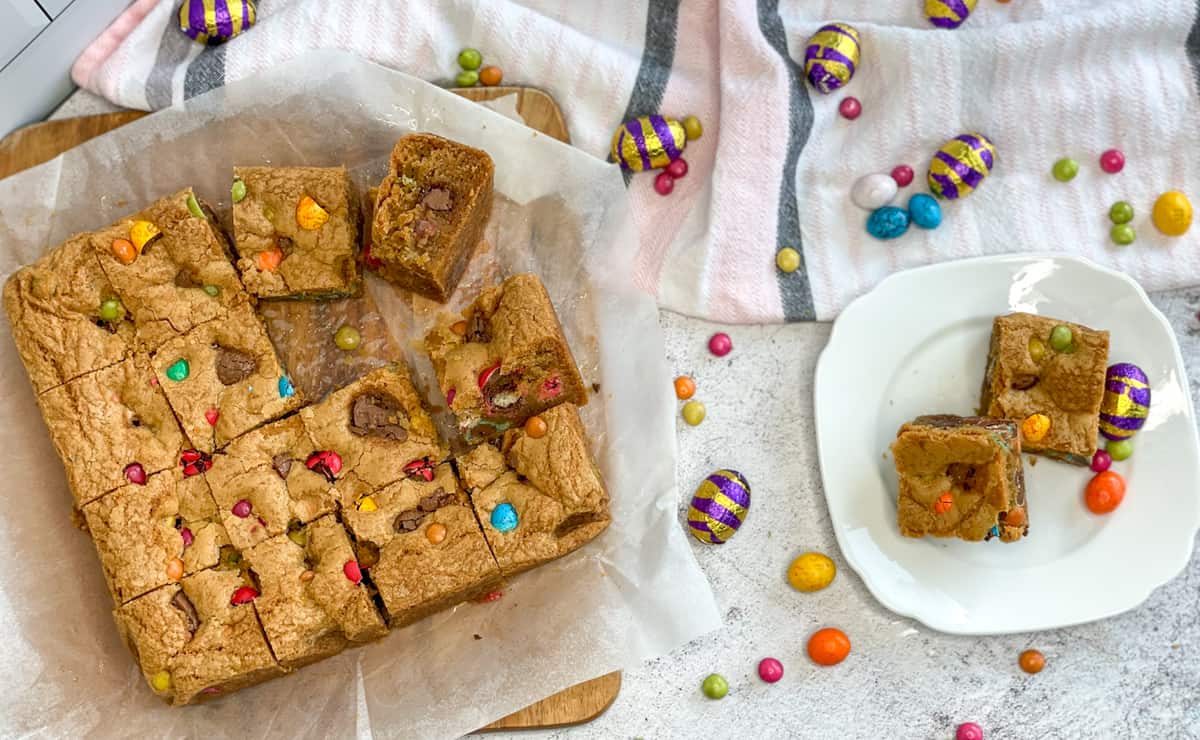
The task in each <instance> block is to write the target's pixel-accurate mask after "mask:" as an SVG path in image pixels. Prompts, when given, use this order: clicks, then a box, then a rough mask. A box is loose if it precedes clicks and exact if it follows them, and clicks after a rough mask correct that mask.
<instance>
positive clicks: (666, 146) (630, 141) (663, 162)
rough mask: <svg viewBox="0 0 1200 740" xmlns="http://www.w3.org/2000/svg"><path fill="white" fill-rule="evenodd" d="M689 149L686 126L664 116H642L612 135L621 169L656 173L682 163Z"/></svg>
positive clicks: (616, 158)
mask: <svg viewBox="0 0 1200 740" xmlns="http://www.w3.org/2000/svg"><path fill="white" fill-rule="evenodd" d="M685 147H687V134H686V133H685V131H684V128H683V124H682V123H680V122H679V121H676V120H675V119H674V118H666V117H664V116H642V117H640V118H634V119H633V120H631V121H626V122H625V123H622V124H621V127H620V128H619V129H617V132H616V133H615V134H613V140H612V156H613V160H614V161H616V162H617V163H618V164H620V165H621V167H622V168H624V169H627V170H633V171H634V172H641V171H643V170H655V169H658V168H659V167H666V166H667V165H669V164H671V162H674V161H675V160H676V159H679V155H681V154H683V150H684V148H685Z"/></svg>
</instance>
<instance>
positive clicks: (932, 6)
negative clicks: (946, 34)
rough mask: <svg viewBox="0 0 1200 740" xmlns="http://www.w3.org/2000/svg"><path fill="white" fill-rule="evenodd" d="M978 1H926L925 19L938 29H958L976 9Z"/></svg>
mask: <svg viewBox="0 0 1200 740" xmlns="http://www.w3.org/2000/svg"><path fill="white" fill-rule="evenodd" d="M975 3H976V0H925V17H926V18H928V19H929V22H930V23H932V24H933V25H935V26H937V27H938V28H958V27H959V26H961V25H962V24H963V21H965V20H966V19H967V16H969V15H971V11H972V10H974V9H975Z"/></svg>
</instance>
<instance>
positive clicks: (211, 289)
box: [204, 285, 221, 298]
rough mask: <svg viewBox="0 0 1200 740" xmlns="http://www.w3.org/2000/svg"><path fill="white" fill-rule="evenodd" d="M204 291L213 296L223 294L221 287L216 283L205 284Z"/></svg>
mask: <svg viewBox="0 0 1200 740" xmlns="http://www.w3.org/2000/svg"><path fill="white" fill-rule="evenodd" d="M204 292H205V293H208V294H209V295H210V296H212V297H213V298H216V297H217V296H218V295H220V294H221V289H220V288H218V287H217V286H215V285H205V286H204Z"/></svg>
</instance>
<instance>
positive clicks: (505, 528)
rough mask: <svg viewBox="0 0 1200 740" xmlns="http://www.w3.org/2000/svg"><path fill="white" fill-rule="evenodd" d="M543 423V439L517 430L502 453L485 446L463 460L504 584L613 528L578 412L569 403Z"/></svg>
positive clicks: (605, 494) (508, 437)
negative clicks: (609, 525)
mask: <svg viewBox="0 0 1200 740" xmlns="http://www.w3.org/2000/svg"><path fill="white" fill-rule="evenodd" d="M539 416H540V417H541V419H542V420H543V421H545V423H546V432H545V434H544V435H542V436H541V437H537V438H535V437H531V436H529V434H528V433H527V432H526V431H525V430H524V429H515V430H512V431H510V432H508V433H507V434H506V435H505V437H504V440H503V443H502V446H501V448H499V449H498V448H496V447H495V446H493V445H491V444H485V445H480V446H479V447H476V448H475V449H474V450H472V451H471V452H470V453H468V454H467V455H465V456H463V457H460V458H459V460H458V465H459V470H460V471H461V473H462V477H463V482H464V483H465V484H466V485H467V486H468V487H469V490H470V493H471V502H472V504H473V505H474V507H475V513H476V514H477V515H478V517H479V521H480V523H481V524H482V525H483V533H484V535H485V536H486V537H487V541H488V544H489V545H491V548H492V552H493V553H494V554H495V556H496V561H497V562H498V563H499V564H500V570H501V571H502V572H503V573H504V575H505V576H511V575H514V574H516V573H520V572H521V571H524V570H528V569H530V568H534V567H536V566H539V565H542V564H543V563H547V562H549V561H551V560H554V559H555V558H560V557H562V556H563V555H566V554H567V553H569V552H572V551H574V550H576V549H578V548H579V547H582V546H583V545H584V544H586V543H588V542H590V541H591V540H593V539H595V538H596V537H598V536H599V535H600V533H601V532H603V531H604V530H605V529H606V528H607V527H608V524H609V521H610V520H611V516H610V514H609V499H608V491H607V490H605V488H604V482H603V480H602V479H601V477H600V472H599V470H597V468H596V464H595V462H594V461H593V460H592V456H591V453H589V452H588V449H587V439H586V438H585V436H584V432H583V424H582V423H581V422H580V421H579V413H578V411H577V409H576V407H575V406H574V405H572V404H569V403H564V404H560V405H558V406H555V407H554V408H552V409H550V410H548V411H546V412H544V413H542V414H540V415H539Z"/></svg>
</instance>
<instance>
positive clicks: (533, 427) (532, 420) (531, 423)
mask: <svg viewBox="0 0 1200 740" xmlns="http://www.w3.org/2000/svg"><path fill="white" fill-rule="evenodd" d="M546 431H547V427H546V422H545V420H544V419H542V417H540V416H531V417H529V419H528V420H526V422H525V434H527V435H529V436H530V437H532V438H533V439H541V438H542V437H545V436H546Z"/></svg>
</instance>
